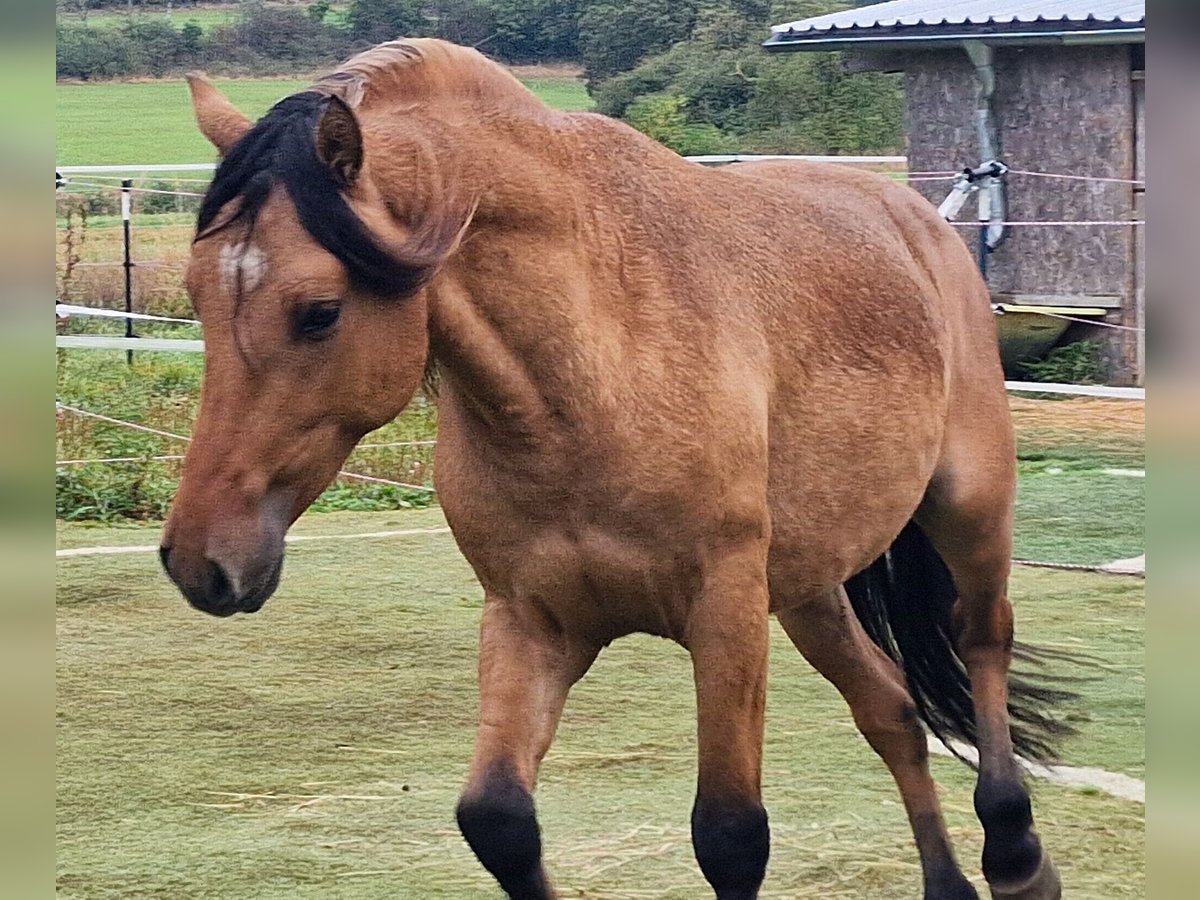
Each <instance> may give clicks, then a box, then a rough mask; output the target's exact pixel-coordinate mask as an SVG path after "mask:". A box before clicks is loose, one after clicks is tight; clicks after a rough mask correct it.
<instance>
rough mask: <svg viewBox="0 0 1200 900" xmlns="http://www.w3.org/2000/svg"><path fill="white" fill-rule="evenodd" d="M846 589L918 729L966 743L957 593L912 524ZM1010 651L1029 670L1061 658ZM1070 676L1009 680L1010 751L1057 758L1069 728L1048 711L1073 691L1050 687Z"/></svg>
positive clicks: (970, 713) (972, 733)
mask: <svg viewBox="0 0 1200 900" xmlns="http://www.w3.org/2000/svg"><path fill="white" fill-rule="evenodd" d="M846 593H847V594H848V595H849V597H850V605H851V606H852V607H853V608H854V612H855V615H857V616H858V618H859V621H860V622H862V625H863V628H864V630H865V631H866V632H867V634H868V635H869V636H870V638H871V640H872V641H874V642H875V643H876V644H877V645H878V646H879V648H880V649H881V650H883V652H884V653H886V654H887V655H888V656H889V657H891V659H892V660H893V661H894V662H895V663H896V664H897V665H898V666H899V667H900V668H901V670H902V671H903V672H904V677H905V679H906V680H907V682H908V690H909V693H910V694H911V695H912V698H913V702H914V703H915V704H916V706H917V712H918V714H919V715H920V717H921V720H922V721H923V722H924V723H925V726H926V727H927V728H928V729H929V730H930V731H931V732H933V734H934V735H936V736H937V737H938V738H939V739H940V740H941V741H942V742H943V743H944V744H946V746H947V747H950V748H951V750H952V751H953V749H954V746H953V744H952V743H951V741H952V740H954V739H958V740H960V741H966V742H967V743H969V744H971V745H972V746H974V745H975V743H976V735H977V731H976V726H975V707H974V704H973V703H972V700H971V682H970V679H969V678H968V677H967V670H966V668H965V667H964V666H963V663H962V660H961V659H959V657H958V654H957V653H956V652H955V650H954V642H953V637H952V634H953V631H952V626H951V621H950V612H951V608H952V607H953V605H954V601H955V599H956V598H957V596H958V592H957V590H956V589H955V587H954V579H953V578H952V577H951V575H950V570H949V569H947V568H946V564H945V562H944V561H943V560H942V558H941V556H939V555H938V552H937V550H935V549H934V547H933V545H932V544H931V543H930V542H929V538H928V537H926V535H925V532H924V531H922V530H921V528H920V526H918V525H917V524H916V523H915V522H909V523H908V525H906V526H905V527H904V530H903V531H901V532H900V535H899V536H898V537H897V538H896V540H895V542H894V543H893V544H892V547H891V549H890V550H888V552H887V553H885V554H884V555H883V556H881V557H880V558H879V559H877V560H876V561H875V562H874V563H872V564H871V565H870V566H868V567H867V568H866V569H864V570H863V571H862V572H859V573H858V574H857V575H855V576H854V577H853V578H851V579H850V580H849V581H848V582H846ZM1013 656H1014V658H1015V659H1016V660H1018V661H1020V662H1023V663H1031V664H1033V666H1034V667H1035V669H1042V668H1044V666H1045V664H1046V663H1047V662H1049V661H1051V660H1056V659H1057V660H1061V659H1066V658H1068V655H1067V654H1061V653H1057V652H1055V651H1052V650H1040V649H1037V648H1033V647H1029V646H1027V645H1020V644H1018V645H1014V648H1013ZM1070 680H1072V679H1070V678H1065V679H1064V678H1061V677H1057V678H1056V677H1052V676H1051V675H1049V674H1048V673H1047V672H1045V671H1033V672H1022V673H1020V674H1019V675H1013V676H1010V677H1009V682H1008V714H1009V718H1010V728H1011V731H1012V739H1013V747H1014V749H1015V750H1016V752H1017V753H1018V754H1020V755H1021V756H1023V757H1025V758H1026V759H1031V760H1035V761H1038V762H1053V761H1055V760H1057V759H1058V752H1057V747H1058V744H1059V743H1060V742H1061V740H1062V738H1064V737H1066V736H1067V735H1069V734H1073V733H1074V729H1073V728H1072V727H1071V726H1070V725H1068V724H1066V723H1065V722H1063V721H1061V720H1060V719H1057V718H1055V717H1053V716H1052V715H1051V713H1050V710H1051V709H1052V708H1053V707H1055V706H1057V705H1059V704H1062V703H1064V702H1065V701H1068V700H1074V699H1076V697H1077V695H1076V694H1074V693H1072V692H1070V691H1067V690H1064V689H1062V688H1061V687H1055V686H1054V685H1055V684H1061V683H1062V682H1063V681H1070ZM956 755H958V754H957V753H956ZM960 758H961V756H960Z"/></svg>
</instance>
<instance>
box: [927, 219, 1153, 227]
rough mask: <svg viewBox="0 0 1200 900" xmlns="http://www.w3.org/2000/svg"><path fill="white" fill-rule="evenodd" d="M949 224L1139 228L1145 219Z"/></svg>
mask: <svg viewBox="0 0 1200 900" xmlns="http://www.w3.org/2000/svg"><path fill="white" fill-rule="evenodd" d="M949 224H951V225H957V226H959V227H960V228H980V227H987V226H989V225H1005V226H1008V225H1042V226H1049V225H1053V226H1059V227H1062V226H1066V225H1091V226H1098V225H1121V226H1133V227H1140V226H1143V225H1145V224H1146V220H1145V219H1059V220H1049V221H1045V222H1035V221H1028V222H992V221H986V222H980V221H978V220H977V221H974V222H950V223H949Z"/></svg>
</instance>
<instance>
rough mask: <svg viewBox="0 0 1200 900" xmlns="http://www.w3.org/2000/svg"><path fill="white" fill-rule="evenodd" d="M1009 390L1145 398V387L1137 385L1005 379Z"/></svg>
mask: <svg viewBox="0 0 1200 900" xmlns="http://www.w3.org/2000/svg"><path fill="white" fill-rule="evenodd" d="M1004 387H1005V389H1007V390H1010V391H1017V392H1018V393H1027V394H1071V395H1073V396H1076V397H1108V398H1110V399H1113V400H1141V401H1143V402H1145V400H1146V389H1145V388H1139V387H1109V386H1108V385H1106V384H1060V383H1056V382H1050V381H1046V382H1041V381H1006V382H1004Z"/></svg>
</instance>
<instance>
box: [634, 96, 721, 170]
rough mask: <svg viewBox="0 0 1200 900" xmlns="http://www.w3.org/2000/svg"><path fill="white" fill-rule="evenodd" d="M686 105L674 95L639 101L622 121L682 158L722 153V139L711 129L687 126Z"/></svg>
mask: <svg viewBox="0 0 1200 900" xmlns="http://www.w3.org/2000/svg"><path fill="white" fill-rule="evenodd" d="M685 103H686V101H685V100H684V98H682V97H679V96H676V95H675V94H663V95H658V96H651V97H642V98H641V99H639V100H637V101H635V102H634V103H633V104H631V105H630V107H629V109H628V111H627V112H626V114H625V121H626V122H628V123H629V124H630V125H632V126H633V127H634V128H636V129H637V130H638V131H640V132H642V133H643V134H646V135H649V136H650V137H652V138H654V140H656V141H658V142H659V143H660V144H665V145H666V146H668V147H670V148H671V149H672V150H674V151H675V152H676V153H678V154H680V155H681V156H698V155H702V154H706V153H722V152H724V151H725V150H726V149H727V146H728V144H727V141H726V139H725V136H724V135H723V134H721V132H720V130H719V129H717V128H716V127H715V126H713V125H708V124H689V123H688V120H687V116H686V115H685V114H684V111H683V110H684V105H685Z"/></svg>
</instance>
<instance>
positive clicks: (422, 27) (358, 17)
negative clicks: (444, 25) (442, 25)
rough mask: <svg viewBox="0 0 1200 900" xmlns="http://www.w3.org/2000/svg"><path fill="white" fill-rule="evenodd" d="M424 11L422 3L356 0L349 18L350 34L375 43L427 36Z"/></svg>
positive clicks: (413, 0)
mask: <svg viewBox="0 0 1200 900" xmlns="http://www.w3.org/2000/svg"><path fill="white" fill-rule="evenodd" d="M422 7H423V4H422V3H421V2H420V0H354V2H353V3H351V4H350V11H349V13H348V14H347V16H346V18H347V21H348V22H349V23H350V34H351V35H352V36H353V37H355V38H357V39H359V40H365V41H371V42H372V43H379V42H380V41H390V40H394V39H395V38H398V37H413V36H415V35H421V34H424V33H425V32H426V31H427V28H426V23H425V15H424V12H423V9H422Z"/></svg>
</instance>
